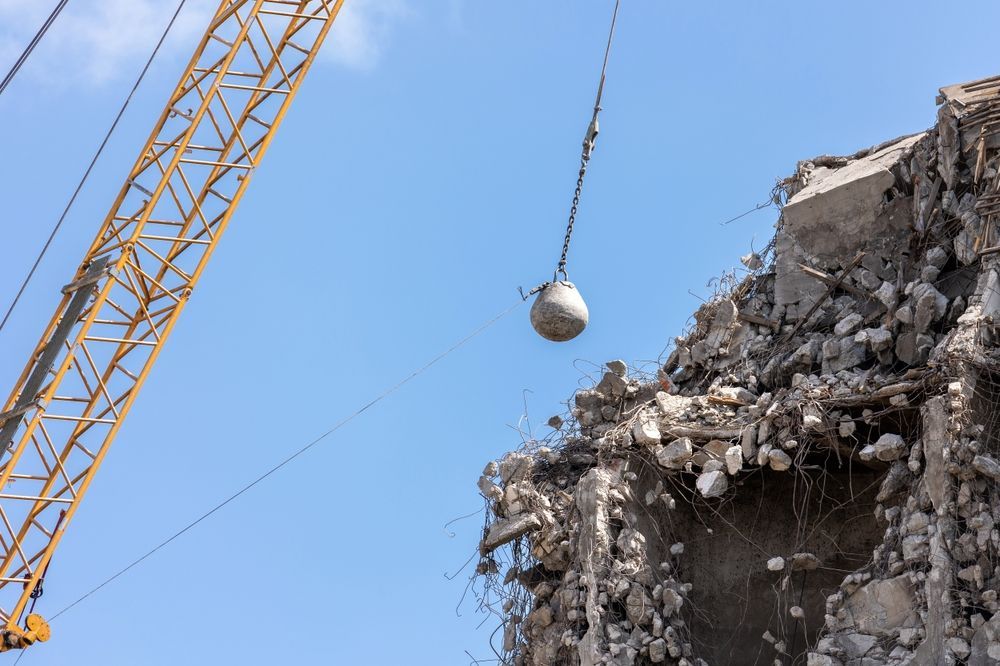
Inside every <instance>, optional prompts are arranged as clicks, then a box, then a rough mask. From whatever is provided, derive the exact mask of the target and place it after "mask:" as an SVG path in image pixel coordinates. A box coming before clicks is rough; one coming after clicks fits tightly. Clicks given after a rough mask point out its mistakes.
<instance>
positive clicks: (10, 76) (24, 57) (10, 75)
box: [0, 0, 69, 95]
mask: <svg viewBox="0 0 1000 666" xmlns="http://www.w3.org/2000/svg"><path fill="white" fill-rule="evenodd" d="M67 2H69V0H59V3H58V4H57V5H56V7H55V9H53V10H52V13H51V14H49V17H48V18H47V19H45V23H43V24H42V27H40V28H39V29H38V32H36V33H35V36H34V37H32V38H31V41H30V42H28V45H27V46H25V47H24V50H23V51H21V55H20V56H18V58H17V60H15V61H14V64H13V65H12V66H11V68H10V71H9V72H7V75H6V76H4V77H3V80H2V81H0V95H2V94H3V92H4V91H5V90H7V86H9V85H10V82H11V81H13V80H14V76H15V75H16V74H17V73H18V72H19V71H20V70H21V67H22V66H24V63H26V62H27V61H28V56H30V55H31V52H32V51H34V50H35V47H36V46H38V42H40V41H42V37H44V36H45V33H46V32H48V30H49V28H50V27H51V26H52V24H53V23H55V20H56V17H58V16H59V13H60V12H62V10H63V7H65V6H66V3H67Z"/></svg>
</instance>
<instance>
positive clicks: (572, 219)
mask: <svg viewBox="0 0 1000 666" xmlns="http://www.w3.org/2000/svg"><path fill="white" fill-rule="evenodd" d="M620 3H621V0H615V11H614V13H613V14H612V15H611V28H610V30H609V31H608V45H607V47H606V48H605V49H604V64H603V65H602V66H601V80H600V83H599V84H598V86H597V99H596V100H595V101H594V116H593V118H591V120H590V125H589V126H588V127H587V135H586V136H585V137H584V139H583V154H582V155H581V156H580V175H579V176H577V178H576V190H575V191H574V192H573V203H572V204H571V205H570V208H569V221H568V222H567V223H566V237H565V238H564V239H563V246H562V254H561V255H560V256H559V263H558V264H557V265H556V271H555V273H553V274H552V281H553V282H558V281H559V276H560V275H561V276H562V279H563V280H566V281H569V273H567V272H566V261H567V259H566V258H567V256H568V255H569V243H570V241H571V240H572V239H573V225H574V224H575V223H576V212H577V209H578V208H579V207H580V194H581V193H582V192H583V178H584V176H586V175H587V164H588V163H589V162H590V156H591V153H593V152H594V144H595V143H596V142H597V134H598V132H599V131H600V130H599V129H598V123H597V117H598V116H599V115H600V113H601V96H602V95H603V93H604V80H605V77H606V76H607V71H608V56H609V55H610V54H611V43H612V41H614V37H615V22H616V21H617V19H618V5H619V4H620Z"/></svg>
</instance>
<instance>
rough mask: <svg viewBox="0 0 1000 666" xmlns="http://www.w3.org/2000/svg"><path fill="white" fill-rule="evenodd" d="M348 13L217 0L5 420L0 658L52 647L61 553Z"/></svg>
mask: <svg viewBox="0 0 1000 666" xmlns="http://www.w3.org/2000/svg"><path fill="white" fill-rule="evenodd" d="M342 3H343V0H222V1H221V2H220V4H219V7H218V9H217V10H216V11H215V13H214V15H213V17H212V19H211V22H210V23H209V25H208V28H207V29H206V31H205V34H204V36H203V37H202V38H201V41H200V42H199V43H198V46H197V48H196V49H195V52H194V55H193V56H192V57H191V60H190V62H189V63H188V65H187V67H186V68H185V70H184V73H183V74H182V75H181V77H180V81H179V83H178V84H177V87H176V88H175V89H174V90H173V92H172V93H171V95H170V98H169V100H168V101H167V104H166V106H165V108H164V109H163V112H162V113H161V114H160V117H159V119H158V120H157V122H156V125H155V126H154V127H153V131H152V132H151V133H150V136H149V139H148V140H147V141H146V144H145V146H143V148H142V151H141V152H140V153H139V157H138V159H137V160H136V162H135V166H133V167H132V170H131V171H130V172H129V174H128V177H127V178H126V179H125V183H124V185H122V188H121V190H120V191H119V193H118V196H117V198H116V199H115V201H114V203H113V204H112V206H111V210H110V212H109V213H108V215H107V217H106V218H105V219H104V222H103V223H102V224H101V227H100V230H99V231H98V233H97V237H96V238H95V239H94V242H93V243H92V244H91V245H90V247H89V248H88V249H87V252H86V254H85V255H84V257H83V261H82V262H81V263H80V266H79V268H77V270H76V273H75V275H74V276H73V279H72V280H71V281H70V282H69V283H68V284H67V285H66V286H65V287H63V289H62V294H63V295H62V299H61V300H60V302H59V305H58V306H57V307H56V310H55V313H54V314H53V315H52V319H51V321H50V322H49V324H48V325H47V326H46V327H45V330H44V332H43V333H42V335H41V338H40V340H39V342H38V344H37V345H36V347H35V348H34V350H33V352H32V353H31V356H30V358H29V360H28V362H27V364H26V365H25V368H24V371H23V372H22V373H21V375H20V377H19V378H18V380H17V383H16V384H15V385H14V388H13V389H12V390H11V392H10V396H9V397H8V398H7V401H6V403H5V404H4V407H3V411H2V413H0V454H2V458H0V460H2V463H0V558H2V560H0V620H2V622H3V628H2V629H0V651H6V650H12V649H21V648H25V647H28V646H29V645H32V644H33V643H34V642H36V641H44V640H47V639H48V638H49V635H50V633H51V632H50V629H49V626H48V624H47V623H46V622H45V620H44V619H43V618H42V617H41V616H39V615H36V614H34V613H32V612H30V608H29V604H31V602H32V600H33V599H34V598H35V597H36V596H37V591H38V590H39V589H40V585H41V584H42V581H43V579H44V576H45V572H46V570H47V567H48V566H49V562H50V561H51V559H52V554H53V552H55V549H56V547H57V546H58V545H59V540H60V539H61V538H62V535H63V534H64V532H65V531H66V528H67V527H68V526H69V524H70V522H71V521H72V519H73V515H74V514H75V513H76V510H77V508H78V507H79V506H80V502H81V500H82V499H83V497H84V495H85V494H86V493H87V488H88V487H89V486H90V483H91V481H92V480H93V478H94V474H95V473H96V472H97V470H98V468H99V467H100V466H101V462H102V461H103V460H104V456H105V455H107V452H108V448H109V447H110V445H111V443H112V441H114V438H115V435H116V434H117V432H118V429H119V428H120V427H121V424H122V421H123V420H124V418H125V416H126V415H127V414H128V412H129V409H130V408H131V406H132V404H133V402H134V401H135V399H136V396H137V395H138V393H139V389H140V388H141V387H142V384H143V382H144V381H145V379H146V377H147V376H148V375H149V372H150V370H151V369H152V367H153V364H154V362H155V361H156V358H157V356H158V355H159V353H160V350H161V349H162V346H163V343H164V342H165V341H166V339H167V338H168V337H169V335H170V332H171V330H172V329H173V327H174V324H175V323H176V322H177V318H178V317H179V316H180V314H181V312H182V311H183V309H184V305H185V304H186V303H187V300H188V298H189V297H190V296H191V293H192V290H193V289H194V287H195V285H196V284H197V282H198V278H199V277H201V274H202V272H203V271H204V269H205V265H206V264H207V263H208V260H209V259H210V258H211V256H212V252H213V251H214V250H215V247H216V244H217V243H218V242H219V239H220V238H221V237H222V234H223V232H224V231H225V230H226V226H227V225H228V223H229V220H230V218H231V217H232V215H233V212H234V211H235V209H236V206H237V205H238V204H239V202H240V199H241V198H242V196H243V193H244V192H245V191H246V188H247V185H248V184H249V182H250V178H251V176H252V175H253V172H254V170H255V169H256V168H257V167H258V166H259V165H260V162H261V159H262V158H263V157H264V153H266V152H267V148H268V146H269V145H270V143H271V140H272V139H273V138H274V133H275V131H276V130H277V128H278V125H280V124H281V121H282V119H283V118H284V116H285V113H286V112H287V111H288V107H289V105H290V104H291V103H292V100H293V99H294V98H295V94H296V92H297V91H298V89H299V86H300V85H301V84H302V80H303V78H304V77H305V75H306V72H307V71H308V70H309V67H310V65H311V64H312V62H313V59H314V58H315V57H316V53H317V51H318V50H319V48H320V46H321V44H322V43H323V40H324V38H325V37H326V35H327V33H328V32H329V30H330V27H331V26H332V25H333V22H334V20H335V19H336V17H337V13H338V12H339V11H340V7H341V4H342ZM122 29H128V28H127V26H122ZM284 196H288V197H291V196H294V192H285V193H284ZM248 286H249V285H248ZM180 416H181V414H179V413H177V414H174V415H173V418H179V417H180Z"/></svg>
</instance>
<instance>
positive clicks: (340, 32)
mask: <svg viewBox="0 0 1000 666" xmlns="http://www.w3.org/2000/svg"><path fill="white" fill-rule="evenodd" d="M409 15H410V8H409V6H408V4H407V2H406V1H405V0H345V2H344V6H343V8H342V9H341V10H340V14H339V15H338V16H337V22H336V23H334V24H333V28H332V29H331V30H330V35H329V36H328V37H327V40H326V43H325V44H324V45H323V53H324V54H325V55H326V57H327V58H329V59H330V60H333V61H334V62H337V63H339V64H341V65H346V66H348V67H353V68H357V69H371V68H372V67H374V66H375V65H376V64H378V59H379V57H380V56H381V55H382V51H383V49H384V48H385V45H386V43H387V42H388V41H389V37H390V33H391V32H392V28H393V26H394V24H396V23H398V22H399V21H400V20H402V19H404V18H406V17H407V16H409Z"/></svg>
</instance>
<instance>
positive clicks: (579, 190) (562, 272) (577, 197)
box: [552, 137, 594, 282]
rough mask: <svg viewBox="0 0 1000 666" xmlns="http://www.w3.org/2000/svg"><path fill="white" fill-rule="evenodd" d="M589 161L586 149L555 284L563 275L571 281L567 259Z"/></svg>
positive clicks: (591, 145) (564, 278)
mask: <svg viewBox="0 0 1000 666" xmlns="http://www.w3.org/2000/svg"><path fill="white" fill-rule="evenodd" d="M588 139H589V137H588ZM593 145H594V144H593V142H592V141H591V142H590V147H591V148H593ZM589 161H590V155H589V154H588V151H587V150H586V149H584V153H583V156H582V157H581V158H580V175H579V176H578V177H577V179H576V190H575V191H574V192H573V203H572V205H570V207H569V222H568V223H567V224H566V237H565V238H564V239H563V246H562V255H561V256H560V257H559V265H558V266H556V272H555V273H553V275H552V281H553V282H558V281H559V276H560V275H562V279H563V280H567V281H568V280H569V273H567V272H566V257H567V255H568V254H569V242H570V240H572V238H573V225H574V224H575V223H576V210H577V208H578V207H579V206H580V194H581V193H582V192H583V177H584V176H586V175H587V162H589Z"/></svg>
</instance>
